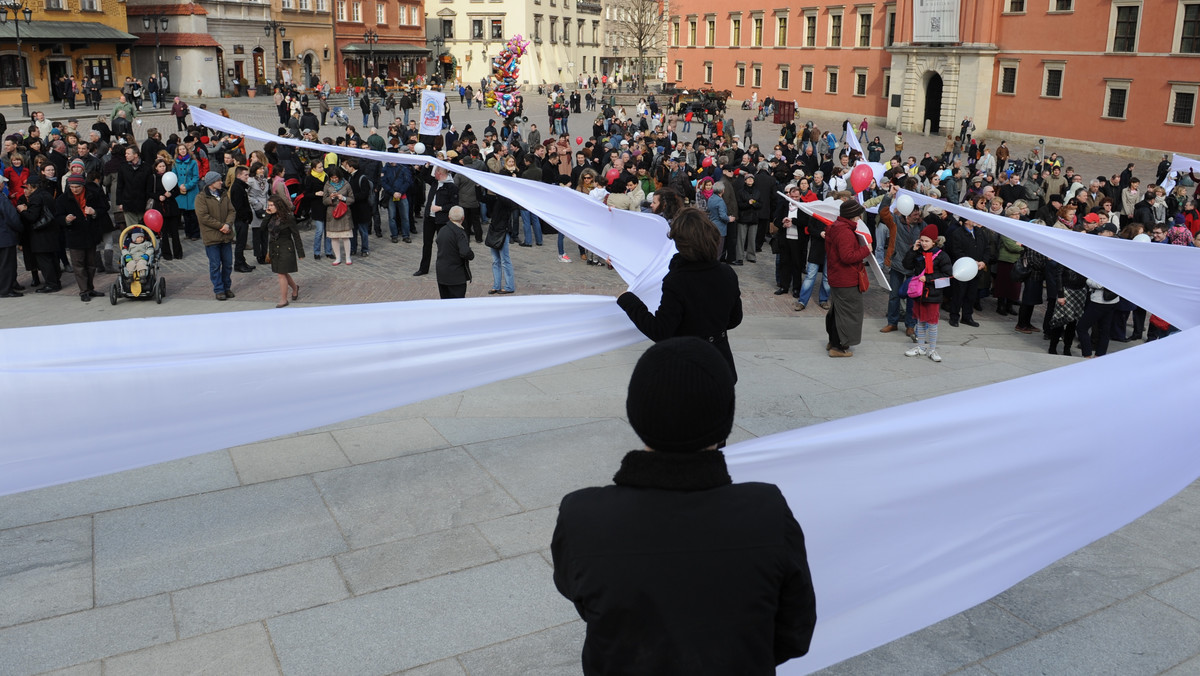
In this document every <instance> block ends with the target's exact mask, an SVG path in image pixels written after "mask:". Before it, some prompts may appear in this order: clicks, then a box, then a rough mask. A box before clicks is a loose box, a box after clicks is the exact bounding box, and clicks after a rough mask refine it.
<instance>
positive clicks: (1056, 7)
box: [1050, 0, 1075, 12]
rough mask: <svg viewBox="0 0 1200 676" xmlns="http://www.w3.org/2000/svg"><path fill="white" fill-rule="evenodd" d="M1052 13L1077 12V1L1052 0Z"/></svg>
mask: <svg viewBox="0 0 1200 676" xmlns="http://www.w3.org/2000/svg"><path fill="white" fill-rule="evenodd" d="M1050 11H1051V12H1073V11H1075V0H1050Z"/></svg>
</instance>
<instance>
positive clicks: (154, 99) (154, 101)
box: [71, 92, 158, 108]
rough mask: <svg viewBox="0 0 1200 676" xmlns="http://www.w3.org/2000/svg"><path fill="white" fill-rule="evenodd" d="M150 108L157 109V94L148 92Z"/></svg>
mask: <svg viewBox="0 0 1200 676" xmlns="http://www.w3.org/2000/svg"><path fill="white" fill-rule="evenodd" d="M71 107H72V108H74V107H75V106H71ZM150 107H152V108H157V107H158V92H150Z"/></svg>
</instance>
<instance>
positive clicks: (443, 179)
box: [413, 167, 458, 277]
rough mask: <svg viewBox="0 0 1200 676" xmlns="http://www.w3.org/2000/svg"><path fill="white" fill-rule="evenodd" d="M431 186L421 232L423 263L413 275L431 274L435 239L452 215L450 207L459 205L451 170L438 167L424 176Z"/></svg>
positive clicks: (456, 188)
mask: <svg viewBox="0 0 1200 676" xmlns="http://www.w3.org/2000/svg"><path fill="white" fill-rule="evenodd" d="M423 178H424V180H425V182H426V183H428V184H429V185H430V186H431V188H430V190H429V196H428V198H427V199H426V201H425V220H424V221H423V223H422V230H423V232H422V233H421V263H420V264H419V265H418V266H417V271H416V272H414V273H413V277H420V276H421V275H427V274H429V261H430V259H431V258H433V239H434V237H435V236H436V235H437V231H438V228H441V227H442V226H443V225H445V224H446V222H447V221H448V220H449V217H450V207H455V206H458V186H456V185H454V181H453V180H451V179H450V172H448V171H446V170H445V169H443V168H441V167H436V168H434V170H433V173H432V174H427V175H425V176H423Z"/></svg>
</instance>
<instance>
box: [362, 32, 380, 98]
mask: <svg viewBox="0 0 1200 676" xmlns="http://www.w3.org/2000/svg"><path fill="white" fill-rule="evenodd" d="M363 42H365V43H367V49H368V50H370V57H369V58H370V61H369V62H368V63H369V65H370V66H371V70H373V71H375V73H374V74H372V75H370V76H367V81H366V82H364V83H363V86H366V87H370V86H371V81H372V80H374V79H375V75H376V74H378V73H379V70H378V69H377V68H375V43H376V42H379V33H376V32H375V31H373V30H372V31H366V32H364V33H363ZM363 71H364V74H365V71H366V69H365V68H364V69H363Z"/></svg>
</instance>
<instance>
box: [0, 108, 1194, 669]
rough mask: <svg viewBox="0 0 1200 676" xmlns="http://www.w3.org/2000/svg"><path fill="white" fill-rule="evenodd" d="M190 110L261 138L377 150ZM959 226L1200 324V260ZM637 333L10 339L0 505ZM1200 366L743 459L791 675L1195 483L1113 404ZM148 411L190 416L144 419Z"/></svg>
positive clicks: (986, 396) (218, 321) (1089, 382)
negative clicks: (811, 600) (772, 513)
mask: <svg viewBox="0 0 1200 676" xmlns="http://www.w3.org/2000/svg"><path fill="white" fill-rule="evenodd" d="M193 115H194V116H196V117H197V121H198V122H201V123H203V124H207V125H208V126H210V127H212V128H215V129H222V130H225V131H229V132H232V133H239V134H245V135H246V136H248V137H251V138H259V139H264V137H265V140H276V141H279V142H284V143H292V144H293V145H305V146H312V147H314V149H319V150H332V151H334V152H339V153H344V154H348V155H357V156H373V155H376V154H373V153H371V152H370V151H347V150H346V149H342V148H327V147H324V146H319V145H315V144H303V143H298V142H293V141H287V140H283V139H278V138H275V137H273V136H271V135H270V134H266V133H263V132H259V131H257V130H252V129H250V128H248V127H245V125H241V124H240V123H237V122H233V121H231V120H228V119H225V118H221V117H218V116H215V115H211V114H207V113H205V112H204V111H200V110H194V111H193ZM247 130H248V131H247ZM378 155H382V157H379V158H376V159H382V160H384V161H391V162H396V161H401V162H406V163H410V164H415V163H423V162H424V161H425V159H426V158H423V157H414V156H405V155H400V156H397V155H394V154H378ZM450 168H451V169H454V170H456V171H461V170H462V169H461V168H459V167H450ZM467 171H468V172H470V170H467ZM470 176H471V178H472V179H476V180H477V181H478V182H479V183H480V184H482V185H484V186H485V187H488V188H489V189H492V190H494V191H496V192H497V193H500V194H502V195H505V196H506V197H510V198H512V199H514V200H516V201H517V202H519V203H521V204H522V205H523V206H525V207H527V208H530V209H531V210H533V211H535V213H537V214H538V215H539V216H541V217H543V218H545V219H546V220H548V221H549V222H551V223H553V224H554V225H555V226H556V227H558V228H560V229H561V230H562V231H563V232H564V233H565V234H566V235H567V236H568V237H571V238H572V239H575V240H576V241H579V242H581V243H583V244H584V245H585V246H588V247H589V248H593V249H595V250H601V251H605V252H606V253H608V254H610V255H611V256H612V258H613V262H614V265H615V266H616V267H617V269H618V270H619V271H620V272H621V274H622V276H623V277H624V278H625V279H626V281H627V282H629V284H630V286H631V288H632V289H633V290H634V291H635V292H636V293H638V294H639V295H641V296H642V297H643V299H645V300H646V301H647V302H648V304H651V306H652V307H655V306H657V302H658V292H659V288H658V287H659V284H660V283H661V279H662V276H663V274H664V272H665V270H666V264H667V261H668V260H669V258H670V255H671V253H672V251H673V246H672V244H671V242H670V240H667V239H666V238H665V236H664V235H665V223H664V222H663V221H662V220H661V219H658V218H657V217H649V216H644V215H641V214H633V213H629V212H610V211H608V210H607V208H606V207H604V206H603V205H599V204H597V203H595V202H593V201H591V200H588V199H587V198H585V197H583V196H582V195H578V194H577V193H573V192H571V191H566V190H563V189H560V188H556V187H553V186H547V185H543V184H540V183H533V182H530V181H524V180H520V179H510V178H506V177H501V176H495V175H492V174H486V173H480V172H470ZM918 198H920V200H925V198H921V197H920V196H919V195H914V199H915V200H916V199H918ZM925 201H927V200H925ZM939 206H941V207H942V208H944V209H946V210H948V211H953V210H954V209H957V207H953V208H952V206H951V205H948V204H945V203H939ZM954 213H958V211H954ZM962 215H966V216H967V217H970V218H972V219H974V220H977V221H979V222H981V223H983V224H985V225H987V226H988V227H992V228H994V229H996V230H997V231H998V232H1001V233H1003V234H1007V235H1009V236H1011V237H1014V238H1016V239H1018V241H1021V242H1023V243H1025V244H1028V245H1030V246H1033V247H1034V248H1035V249H1037V250H1039V251H1042V252H1043V253H1045V254H1047V255H1049V256H1051V257H1053V258H1055V259H1056V260H1059V261H1061V262H1062V263H1064V264H1066V265H1069V266H1070V267H1072V268H1074V269H1076V270H1078V271H1080V272H1082V273H1084V274H1087V275H1088V276H1090V277H1094V278H1096V279H1099V280H1101V281H1102V282H1104V283H1105V284H1107V285H1109V287H1110V288H1112V289H1113V290H1114V291H1117V292H1118V293H1120V294H1122V295H1125V296H1126V297H1128V298H1131V299H1132V300H1134V301H1135V302H1137V303H1139V304H1141V305H1143V306H1145V307H1147V308H1148V309H1150V310H1151V311H1153V312H1155V313H1157V314H1160V315H1162V316H1163V317H1165V318H1167V319H1168V320H1169V321H1171V322H1172V323H1174V324H1175V325H1176V326H1180V327H1191V326H1195V325H1196V324H1197V323H1200V288H1198V286H1200V279H1198V276H1197V275H1196V270H1197V268H1198V263H1200V251H1196V250H1195V249H1186V248H1184V247H1173V246H1167V245H1143V244H1140V243H1135V242H1125V241H1118V240H1110V239H1106V238H1100V237H1090V236H1083V235H1076V234H1074V233H1064V232H1060V231H1057V230H1053V229H1051V228H1041V227H1037V226H1028V225H1025V224H1020V223H1017V222H1012V221H1009V220H1008V219H1003V218H1001V219H999V220H996V221H995V222H993V221H992V220H989V219H990V218H991V217H988V216H987V215H986V214H981V213H979V212H975V211H967V212H966V213H965V214H962ZM581 317H586V318H587V321H580V318H581ZM641 339H642V337H641V335H640V334H639V333H638V332H637V331H636V330H635V329H634V328H633V327H632V326H631V324H630V323H629V322H628V320H627V318H626V317H625V315H624V313H623V312H621V310H620V309H619V308H617V306H616V304H615V303H614V302H613V300H612V299H611V298H606V297H595V296H584V297H581V296H532V297H520V296H512V297H507V298H488V299H466V300H456V301H413V302H407V303H384V304H375V305H356V306H338V307H317V308H305V309H299V310H297V311H295V312H287V313H277V312H271V311H257V312H238V313H231V314H219V315H200V316H191V317H173V318H158V319H138V320H123V321H116V322H99V323H94V324H75V325H68V326H51V327H38V328H28V329H8V330H4V331H0V355H3V357H0V359H2V360H3V361H0V391H3V392H5V393H8V394H9V395H10V396H8V397H7V398H6V401H5V404H4V406H3V407H0V425H3V428H4V429H5V430H6V438H5V444H4V446H3V448H0V494H7V493H13V492H18V491H23V490H29V489H31V488H36V487H39V486H46V485H51V484H56V483H62V482H66V481H71V480H75V479H81V478H86V477H90V476H96V475H100V474H106V473H109V472H115V471H119V470H122V469H128V468H132V467H139V466H144V465H148V464H153V463H156V462H161V461H163V460H168V459H172V458H179V457H184V456H187V455H191V454H195V453H201V452H205V451H210V450H217V449H221V448H225V447H228V446H232V445H236V444H242V443H248V442H253V441H258V440H261V439H264V438H268V437H271V436H275V435H279V434H285V433H289V432H297V431H301V430H303V429H308V428H311V427H314V426H319V425H323V424H328V423H332V422H336V421H339V420H345V419H349V418H354V417H358V416H362V415H366V414H369V413H372V412H375V411H379V410H384V409H387V408H392V407H395V406H399V405H402V404H405V403H409V402H414V401H419V400H421V399H426V398H429V397H434V396H438V395H441V394H444V393H448V392H455V391H460V390H463V389H467V388H470V387H474V386H477V385H481V384H484V383H488V382H494V381H497V380H502V379H504V378H509V377H513V376H517V375H520V374H523V373H529V372H532V371H535V370H538V369H541V368H545V367H547V366H550V365H553V364H558V363H564V362H567V361H571V360H575V359H580V358H583V357H586V356H589V355H593V354H598V353H601V352H604V351H607V350H612V349H615V348H617V347H621V346H625V345H630V344H632V343H635V342H637V341H639V340H641ZM735 339H736V337H735ZM1198 367H1200V331H1196V330H1189V331H1185V332H1183V333H1181V334H1179V335H1176V336H1172V337H1170V338H1168V339H1164V340H1161V341H1157V342H1155V343H1151V344H1148V345H1144V346H1139V347H1137V348H1135V349H1132V350H1126V351H1122V352H1120V353H1117V354H1113V355H1109V356H1107V357H1104V358H1103V359H1099V360H1094V361H1090V362H1086V363H1079V364H1075V365H1072V366H1068V367H1064V368H1061V369H1057V370H1054V371H1050V372H1046V373H1042V374H1038V375H1034V376H1029V377H1026V378H1021V379H1018V380H1014V381H1010V382H1006V383H1000V384H996V385H991V386H988V387H984V388H979V389H976V390H971V391H968V392H962V393H958V394H955V395H951V396H947V397H942V398H939V399H937V400H932V401H926V402H919V403H915V404H910V405H907V406H901V407H896V408H892V409H887V410H884V411H877V412H875V413H870V414H866V415H860V416H855V417H852V418H847V419H843V420H838V421H834V422H831V423H826V424H822V425H815V426H812V427H807V428H803V429H799V430H794V431H791V432H786V433H782V434H777V435H773V436H771V437H765V438H761V439H757V440H754V441H750V442H745V443H741V444H737V445H735V446H732V447H730V448H729V449H727V455H728V457H729V462H730V469H731V472H732V473H733V475H734V478H735V479H736V480H738V481H749V480H762V481H770V482H772V483H775V484H777V485H779V486H780V488H781V489H782V490H783V491H784V493H785V494H786V495H787V497H788V501H789V504H791V506H792V509H793V510H794V511H795V513H796V516H797V518H798V519H799V520H800V522H801V524H802V525H803V526H804V528H805V531H806V533H807V534H808V543H809V557H810V561H811V564H812V569H813V574H814V580H815V583H816V586H817V595H818V607H819V610H818V613H819V617H820V622H819V624H818V629H817V636H816V638H815V639H814V642H813V652H812V653H811V654H810V655H809V656H807V657H805V658H803V659H800V660H795V661H793V662H791V663H789V664H787V665H785V666H784V667H783V668H782V669H781V673H788V674H801V673H807V672H809V671H812V670H816V669H819V668H821V667H824V666H826V665H829V664H832V663H835V662H838V661H840V660H843V659H846V658H848V657H851V656H853V655H855V654H857V653H860V652H862V651H865V650H868V649H870V648H872V647H875V646H877V645H881V644H883V643H886V642H887V641H889V640H892V639H894V638H896V637H899V636H903V635H905V634H908V633H910V632H913V631H916V630H917V629H920V628H922V627H925V626H928V625H929V624H931V623H933V622H936V621H938V620H940V619H943V618H945V617H948V616H951V615H953V614H955V613H958V612H960V611H962V610H965V609H967V608H969V607H971V606H972V605H975V604H976V603H978V602H980V601H982V600H985V599H987V598H989V597H991V596H992V595H994V594H996V593H997V592H999V591H1001V590H1003V589H1005V588H1007V587H1009V586H1011V585H1013V584H1015V583H1016V582H1018V581H1020V580H1021V579H1022V578H1024V577H1025V576H1027V575H1029V574H1030V573H1032V572H1034V571H1036V570H1038V569H1040V568H1042V567H1044V566H1046V565H1048V564H1049V563H1051V562H1053V561H1054V560H1056V559H1058V558H1059V557H1061V556H1062V555H1064V554H1066V553H1068V552H1070V551H1073V550H1074V549H1077V548H1079V547H1081V546H1083V545H1086V544H1087V543H1089V542H1091V541H1092V540H1094V539H1096V538H1098V537H1101V536H1103V535H1105V534H1107V533H1110V532H1112V531H1113V530H1116V529H1117V528H1120V527H1121V526H1123V525H1125V524H1126V523H1128V522H1129V521H1132V520H1133V519H1135V518H1137V517H1138V516H1140V515H1141V514H1143V513H1145V512H1146V511H1148V510H1149V509H1151V508H1153V507H1154V506H1155V505H1158V504H1160V503H1161V502H1162V501H1164V500H1165V499H1167V498H1168V497H1170V496H1171V495H1172V494H1174V493H1175V492H1177V491H1178V490H1180V489H1181V488H1183V487H1184V486H1186V485H1187V484H1188V483H1189V482H1191V481H1192V480H1194V479H1195V478H1196V477H1197V476H1200V456H1198V455H1197V454H1195V453H1193V452H1191V448H1192V446H1193V445H1194V443H1193V440H1192V431H1191V421H1190V419H1188V418H1186V417H1183V416H1164V417H1160V418H1159V419H1156V420H1155V422H1154V424H1153V425H1151V426H1149V427H1139V426H1133V425H1126V426H1122V425H1120V424H1119V423H1116V422H1113V419H1112V418H1111V413H1112V410H1113V406H1114V404H1113V399H1112V396H1108V395H1107V393H1112V392H1113V391H1114V390H1113V388H1114V387H1119V388H1120V389H1121V391H1126V392H1171V393H1172V396H1173V397H1176V398H1178V399H1179V400H1180V401H1194V400H1196V399H1197V396H1200V381H1198V380H1197V379H1195V378H1192V377H1190V376H1191V374H1194V373H1197V372H1198ZM247 374H251V375H253V377H252V378H246V375H247ZM81 389H82V390H83V391H101V390H102V391H106V392H111V393H113V394H112V396H109V397H105V398H103V399H100V400H97V401H95V402H94V403H93V405H91V406H90V407H89V410H88V411H87V413H86V415H75V414H69V415H68V414H64V412H63V409H62V406H61V402H62V393H63V392H67V391H76V390H81ZM15 393H19V396H13V395H14V394H15ZM1031 393H1036V396H1030V394H1031ZM147 403H152V405H153V407H154V408H155V410H168V411H176V412H179V413H178V414H172V413H167V414H164V415H154V416H145V415H143V414H142V413H141V412H142V411H144V409H145V406H146V404H147ZM164 407H165V408H164ZM932 410H936V411H938V416H937V417H938V418H939V419H941V420H954V421H957V422H956V425H955V427H954V429H953V430H951V431H950V433H948V434H944V435H940V436H939V435H938V434H937V433H936V432H934V431H931V428H930V427H929V424H928V420H929V411H932ZM1014 421H1015V424H1014ZM998 429H1006V430H1009V432H1008V433H1006V434H998V433H997V432H996V430H998Z"/></svg>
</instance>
